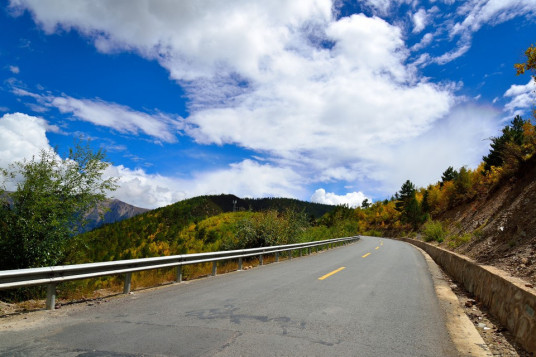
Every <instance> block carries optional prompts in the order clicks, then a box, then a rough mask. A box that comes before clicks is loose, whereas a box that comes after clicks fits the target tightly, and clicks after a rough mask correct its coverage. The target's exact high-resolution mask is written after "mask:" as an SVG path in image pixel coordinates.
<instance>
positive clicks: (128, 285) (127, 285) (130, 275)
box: [123, 273, 132, 294]
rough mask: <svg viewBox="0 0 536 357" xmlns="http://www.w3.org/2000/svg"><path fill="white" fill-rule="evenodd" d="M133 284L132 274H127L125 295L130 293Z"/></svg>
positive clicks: (124, 287)
mask: <svg viewBox="0 0 536 357" xmlns="http://www.w3.org/2000/svg"><path fill="white" fill-rule="evenodd" d="M131 282H132V273H126V274H125V285H124V286H123V294H128V293H129V292H130V283H131Z"/></svg>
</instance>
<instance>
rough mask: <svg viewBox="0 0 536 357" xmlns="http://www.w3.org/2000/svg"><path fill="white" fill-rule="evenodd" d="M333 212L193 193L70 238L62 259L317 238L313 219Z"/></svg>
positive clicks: (308, 205)
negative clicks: (182, 199)
mask: <svg viewBox="0 0 536 357" xmlns="http://www.w3.org/2000/svg"><path fill="white" fill-rule="evenodd" d="M341 209H342V208H339V209H338V210H341ZM338 210H337V208H336V207H335V206H329V205H322V204H318V203H309V202H303V201H298V200H294V199H287V198H264V199H241V198H238V197H236V196H234V195H218V196H201V197H195V198H191V199H188V200H184V201H180V202H177V203H175V204H172V205H169V206H166V207H161V208H158V209H155V210H152V211H149V212H146V213H144V214H141V215H138V216H136V217H133V218H131V219H127V220H124V221H121V222H116V223H114V224H108V225H105V226H103V227H101V228H98V229H96V230H94V231H91V232H88V233H85V234H82V235H79V236H77V237H75V238H74V239H73V240H72V241H71V242H70V246H69V247H68V249H67V251H68V252H69V253H68V255H67V257H66V259H65V263H82V262H97V261H107V260H118V259H130V258H145V257H151V256H158V255H169V254H181V253H193V252H203V251H213V250H218V249H233V248H245V247H253V246H262V245H271V244H283V243H290V242H295V241H304V240H307V239H309V240H310V239H321V238H322V237H324V235H318V237H316V235H315V233H313V232H318V231H319V230H320V228H319V227H315V226H319V224H318V223H317V222H316V219H317V218H320V217H321V216H323V215H325V214H326V213H327V212H329V211H338ZM326 217H330V215H329V214H328V215H327V216H326ZM328 223H329V224H328V225H329V228H328V227H327V226H326V225H324V228H325V229H331V230H333V229H334V228H333V227H336V226H338V225H337V224H335V222H333V219H332V221H331V222H328ZM333 232H335V231H333ZM324 233H326V234H327V235H329V233H327V231H326V232H324ZM348 233H351V232H350V231H348ZM333 234H334V233H333ZM341 234H342V232H341ZM326 238H327V237H326Z"/></svg>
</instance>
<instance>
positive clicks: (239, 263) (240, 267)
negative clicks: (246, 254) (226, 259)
mask: <svg viewBox="0 0 536 357" xmlns="http://www.w3.org/2000/svg"><path fill="white" fill-rule="evenodd" d="M238 270H242V257H240V258H238Z"/></svg>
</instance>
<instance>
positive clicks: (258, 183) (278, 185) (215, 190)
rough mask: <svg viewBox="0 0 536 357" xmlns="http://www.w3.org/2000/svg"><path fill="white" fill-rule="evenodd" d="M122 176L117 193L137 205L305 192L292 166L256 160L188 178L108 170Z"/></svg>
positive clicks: (122, 168)
mask: <svg viewBox="0 0 536 357" xmlns="http://www.w3.org/2000/svg"><path fill="white" fill-rule="evenodd" d="M107 175H109V176H113V177H119V184H120V188H119V189H118V190H117V191H115V192H114V194H113V195H114V196H115V197H117V198H119V199H120V200H122V201H125V202H129V203H131V204H134V205H136V206H140V207H146V208H155V207H161V206H165V205H168V204H171V203H174V202H177V201H180V200H183V199H186V198H190V197H195V196H199V195H206V194H221V193H230V194H235V195H237V196H240V197H257V198H258V197H267V196H275V197H296V194H302V193H303V188H302V187H301V186H300V184H299V183H300V180H301V178H300V177H299V176H298V175H297V174H296V173H294V172H293V171H292V170H290V169H286V168H280V167H274V166H272V165H270V164H260V163H258V162H256V161H253V160H244V161H242V162H238V163H234V164H231V165H230V166H229V167H227V168H224V169H219V170H215V171H206V172H197V173H194V174H193V176H192V177H191V178H189V179H179V178H171V177H165V176H162V175H158V174H147V173H146V172H145V171H144V170H142V169H135V170H132V169H128V168H126V167H124V166H122V165H120V166H113V167H111V168H109V169H108V171H107Z"/></svg>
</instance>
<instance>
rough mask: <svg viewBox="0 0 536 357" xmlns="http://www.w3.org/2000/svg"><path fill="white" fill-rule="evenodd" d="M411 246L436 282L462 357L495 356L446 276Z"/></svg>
mask: <svg viewBox="0 0 536 357" xmlns="http://www.w3.org/2000/svg"><path fill="white" fill-rule="evenodd" d="M404 243H405V242H404ZM406 244H409V243H406ZM409 245H410V246H411V247H413V248H415V249H417V250H418V251H419V252H421V254H422V255H423V257H424V260H425V261H426V263H427V265H428V271H429V272H430V275H431V276H432V280H433V282H434V289H435V292H436V296H437V297H438V300H439V305H440V306H441V309H442V310H443V314H444V316H445V318H446V324H447V330H448V333H449V336H450V338H451V340H452V342H453V343H454V346H455V347H456V349H457V350H458V352H459V354H460V355H461V356H482V357H492V356H493V355H492V353H491V351H490V349H489V347H488V345H487V344H486V342H484V340H483V339H482V336H480V334H479V333H478V331H477V330H476V327H475V325H473V323H472V322H471V320H469V317H467V315H466V314H465V311H463V309H462V307H461V304H460V301H459V300H458V297H457V296H456V294H454V292H453V291H452V289H451V288H450V285H449V284H448V283H447V280H446V279H445V275H446V274H445V273H444V272H443V271H442V270H441V268H440V267H439V265H437V263H436V262H435V261H434V260H433V259H432V257H430V255H428V253H426V252H425V251H424V250H422V249H421V248H419V247H416V246H414V245H412V244H409Z"/></svg>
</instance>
